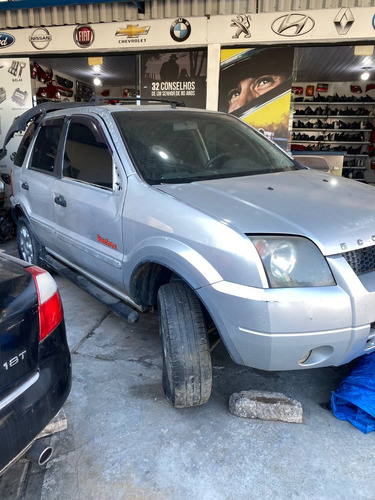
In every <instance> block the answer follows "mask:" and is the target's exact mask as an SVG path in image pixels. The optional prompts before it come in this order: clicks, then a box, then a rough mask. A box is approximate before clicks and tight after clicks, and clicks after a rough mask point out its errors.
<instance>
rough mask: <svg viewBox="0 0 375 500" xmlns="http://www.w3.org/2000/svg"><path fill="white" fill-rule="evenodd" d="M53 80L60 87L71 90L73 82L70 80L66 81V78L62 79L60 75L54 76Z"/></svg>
mask: <svg viewBox="0 0 375 500" xmlns="http://www.w3.org/2000/svg"><path fill="white" fill-rule="evenodd" d="M55 79H56V81H57V84H58V85H61V87H65V88H67V89H72V88H73V82H72V81H71V80H68V79H67V78H64V77H62V76H60V75H55Z"/></svg>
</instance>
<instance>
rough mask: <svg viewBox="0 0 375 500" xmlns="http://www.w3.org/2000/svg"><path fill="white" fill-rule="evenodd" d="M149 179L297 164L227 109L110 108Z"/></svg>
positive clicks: (170, 180)
mask: <svg viewBox="0 0 375 500" xmlns="http://www.w3.org/2000/svg"><path fill="white" fill-rule="evenodd" d="M114 117H115V120H116V122H117V124H118V127H119V129H120V131H121V134H122V137H123V140H124V142H125V144H126V147H127V149H128V151H129V154H130V155H131V157H132V159H133V161H134V164H135V166H136V168H137V170H138V172H139V174H140V175H141V176H142V178H143V179H144V180H145V181H146V182H147V183H149V184H162V183H173V184H174V183H187V182H194V181H198V180H208V179H222V178H226V177H239V176H248V175H259V174H267V173H273V172H283V171H289V170H296V169H297V168H298V167H297V165H296V164H295V163H294V162H293V160H292V159H291V158H289V157H288V156H287V155H286V154H284V153H283V152H282V151H281V150H279V149H278V148H277V147H276V146H275V145H274V144H273V143H271V142H270V141H268V140H267V139H265V138H264V136H262V135H261V134H259V133H257V132H256V131H255V130H253V129H252V128H251V127H249V126H248V125H246V124H245V123H243V122H241V121H240V120H238V119H236V118H233V117H231V116H229V115H224V114H218V113H207V112H206V113H204V114H203V113H200V112H199V111H184V112H181V110H179V112H178V113H176V112H175V111H174V110H168V111H166V110H162V111H148V112H147V113H139V112H137V111H135V112H129V113H121V112H118V113H116V112H115V113H114Z"/></svg>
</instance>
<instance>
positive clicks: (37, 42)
mask: <svg viewBox="0 0 375 500" xmlns="http://www.w3.org/2000/svg"><path fill="white" fill-rule="evenodd" d="M51 40H52V36H51V34H50V32H49V31H48V30H47V28H37V29H36V30H34V31H33V33H32V35H30V36H29V42H30V43H31V45H32V46H33V47H34V48H35V49H37V50H43V49H45V48H47V47H48V45H49V43H50V41H51Z"/></svg>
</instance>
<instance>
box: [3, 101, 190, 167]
mask: <svg viewBox="0 0 375 500" xmlns="http://www.w3.org/2000/svg"><path fill="white" fill-rule="evenodd" d="M102 101H106V102H107V103H108V104H126V103H137V102H139V101H140V102H148V103H152V102H158V103H161V104H169V106H170V107H171V108H173V109H175V108H176V107H177V106H185V103H184V101H171V100H166V99H154V98H152V99H146V98H142V97H98V96H95V97H92V98H91V100H90V101H88V102H67V101H63V102H42V103H41V104H38V105H36V106H34V107H33V108H30V109H28V110H27V111H25V113H23V114H22V115H20V116H18V117H17V118H15V119H14V121H13V123H12V125H11V126H10V128H9V130H8V132H7V134H6V136H5V139H4V144H3V147H2V149H0V160H2V159H3V158H4V157H5V156H6V154H7V150H6V145H7V144H8V142H9V141H10V140H11V138H12V137H13V136H14V134H15V133H16V132H24V131H25V130H26V127H27V124H28V123H29V122H30V121H31V120H33V119H35V118H37V117H38V116H45V115H46V114H47V113H49V112H51V111H57V110H59V109H68V108H74V107H83V106H100V105H101V104H103V102H102Z"/></svg>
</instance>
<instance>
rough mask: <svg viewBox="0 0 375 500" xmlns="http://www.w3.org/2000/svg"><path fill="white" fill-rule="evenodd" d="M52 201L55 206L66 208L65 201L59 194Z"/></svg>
mask: <svg viewBox="0 0 375 500" xmlns="http://www.w3.org/2000/svg"><path fill="white" fill-rule="evenodd" d="M54 201H55V203H56V205H60V206H62V207H66V199H65V198H64V197H63V196H61V194H60V195H59V196H55V200H54Z"/></svg>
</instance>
